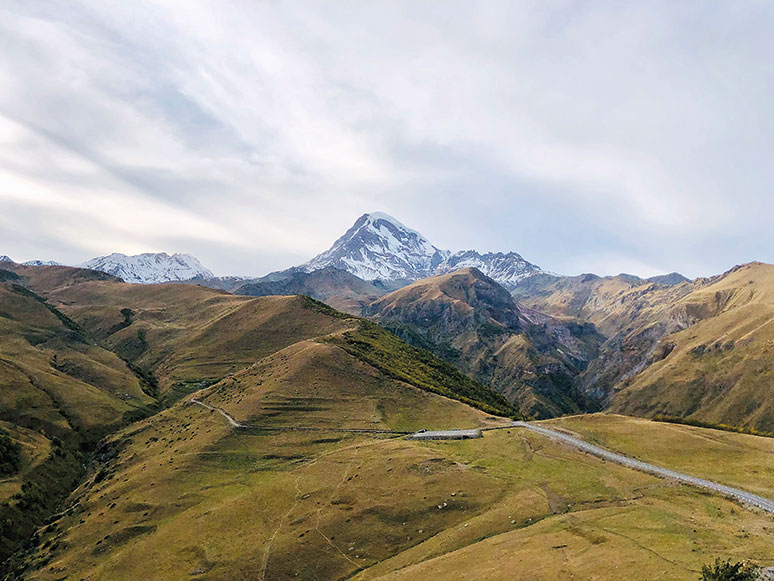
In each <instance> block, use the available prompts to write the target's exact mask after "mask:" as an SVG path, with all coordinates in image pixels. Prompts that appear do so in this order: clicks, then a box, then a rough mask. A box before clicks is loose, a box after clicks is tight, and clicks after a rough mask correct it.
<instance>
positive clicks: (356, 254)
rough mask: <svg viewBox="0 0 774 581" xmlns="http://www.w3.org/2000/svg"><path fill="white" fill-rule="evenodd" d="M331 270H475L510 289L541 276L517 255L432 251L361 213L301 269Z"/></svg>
mask: <svg viewBox="0 0 774 581" xmlns="http://www.w3.org/2000/svg"><path fill="white" fill-rule="evenodd" d="M328 266H334V267H336V268H340V269H342V270H346V271H348V272H350V273H352V274H354V275H355V276H357V277H360V278H362V279H365V280H375V279H380V280H385V281H396V280H409V281H414V280H419V279H422V278H427V277H428V276H433V275H436V274H444V273H447V272H451V271H453V270H458V269H460V268H466V267H474V268H477V269H479V270H480V271H481V272H483V273H484V274H486V275H487V276H488V277H490V278H492V279H494V280H495V281H497V282H498V283H500V284H501V285H502V286H504V287H505V288H507V289H508V290H513V288H514V286H515V285H516V283H517V282H519V281H521V280H523V279H525V278H529V277H530V276H533V275H535V274H540V273H542V272H543V271H542V270H541V269H540V268H539V267H538V266H535V265H534V264H532V263H530V262H528V261H526V260H524V259H523V258H522V257H521V256H520V255H518V254H516V253H515V252H508V253H507V254H504V253H502V252H496V253H492V252H489V253H486V254H480V253H478V252H476V251H475V250H463V251H460V252H457V253H454V254H452V253H451V252H449V251H448V250H441V249H439V248H436V247H435V246H433V245H432V244H431V243H430V242H429V241H428V240H427V238H425V237H424V236H422V234H420V233H419V232H417V231H416V230H412V229H411V228H408V227H406V226H404V225H403V224H401V223H400V222H399V221H398V220H396V219H395V218H393V217H392V216H389V215H387V214H384V213H382V212H373V213H370V214H363V215H362V216H360V218H358V219H357V221H356V222H355V224H354V225H353V226H352V228H350V229H349V230H347V232H346V234H344V236H342V237H341V238H339V239H338V240H337V241H336V242H335V243H334V244H333V246H332V247H331V248H330V250H326V251H325V252H323V253H322V254H319V255H318V256H316V257H314V258H313V259H312V260H310V261H309V262H307V263H305V264H302V265H301V266H299V267H298V270H301V271H302V272H312V271H315V270H319V269H321V268H325V267H328Z"/></svg>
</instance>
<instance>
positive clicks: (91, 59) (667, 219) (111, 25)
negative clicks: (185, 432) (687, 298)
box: [0, 0, 774, 276]
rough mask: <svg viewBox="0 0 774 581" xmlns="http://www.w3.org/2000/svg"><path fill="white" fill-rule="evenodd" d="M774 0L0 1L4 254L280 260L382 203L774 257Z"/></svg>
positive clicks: (524, 246) (519, 226)
mask: <svg viewBox="0 0 774 581" xmlns="http://www.w3.org/2000/svg"><path fill="white" fill-rule="evenodd" d="M773 29H774V3H772V2H755V1H754V0H744V1H739V2H731V1H729V2H706V1H703V0H702V1H700V2H689V1H683V2H673V1H668V2H663V3H659V2H656V1H648V2H641V1H630V2H622V1H620V0H616V1H611V2H604V1H600V0H597V1H594V2H572V1H568V2H549V1H546V0H539V1H536V2H534V3H533V2H526V1H523V2H520V1H516V2H514V1H510V2H502V3H498V2H495V1H487V2H453V1H450V0H440V1H437V2H432V1H423V2H417V1H416V0H411V1H407V2H398V1H383V2H379V1H368V2H361V1H354V0H353V1H347V2H336V1H334V0H321V1H318V2H303V1H299V0H293V1H287V2H283V1H258V0H251V1H247V2H224V1H217V2H212V3H206V2H192V1H189V0H186V1H184V2H179V3H175V2H171V1H164V2H158V3H154V2H138V1H132V2H109V3H108V2H104V1H102V0H99V1H95V2H93V3H92V2H74V1H72V0H67V1H62V2H54V1H51V2H34V1H31V0H20V1H18V2H14V1H8V2H3V3H2V4H0V254H8V255H10V256H11V258H13V259H15V260H17V261H21V260H28V259H33V258H39V259H47V260H48V259H53V260H58V261H61V262H65V263H69V264H73V263H78V262H82V261H84V260H86V259H88V258H91V257H93V256H97V255H102V254H108V253H110V252H113V251H117V252H124V253H127V254H133V253H139V252H151V251H168V252H190V253H192V254H194V255H196V256H197V257H198V258H200V260H201V261H202V262H203V263H204V264H205V265H206V266H209V267H210V268H211V269H212V270H213V271H214V272H215V273H216V274H253V275H260V274H265V273H267V272H269V271H271V270H276V269H280V268H285V267H288V266H291V265H293V264H298V263H300V262H303V261H305V260H307V259H309V258H310V257H312V256H313V255H315V254H317V253H318V252H320V251H322V250H324V249H326V248H327V247H328V246H330V244H331V243H332V242H333V241H334V239H336V238H337V237H338V236H339V235H340V234H342V233H343V232H344V231H345V230H346V229H347V228H348V227H349V226H350V225H351V224H352V223H353V222H354V221H355V219H356V218H357V217H358V216H359V215H361V214H362V213H364V212H368V211H374V210H380V211H385V212H388V213H390V214H392V215H393V216H395V217H396V218H398V219H399V220H401V221H402V222H404V223H405V224H406V225H408V226H410V227H412V228H415V229H417V230H419V231H420V232H422V233H423V234H425V236H427V238H428V239H430V241H431V242H433V243H434V244H435V245H436V246H439V247H441V248H448V249H451V250H459V249H467V248H474V249H477V250H480V251H489V250H492V251H495V250H502V251H508V250H515V251H517V252H519V253H521V254H522V255H523V256H524V257H525V258H526V259H528V260H530V261H532V262H534V263H536V264H538V265H540V266H542V267H543V268H545V269H547V270H551V271H554V272H559V273H566V274H577V273H580V272H597V273H599V274H616V273H618V272H622V271H623V272H631V273H635V274H640V275H652V274H656V273H659V272H668V271H673V270H678V271H681V272H683V273H685V274H686V275H689V276H699V275H709V274H713V273H717V272H722V271H724V270H726V269H728V268H729V267H731V266H733V265H734V264H737V263H741V262H747V261H750V260H763V261H767V262H774V191H772V190H773V186H774V159H772V157H773V152H774V58H772V55H774V35H772V30H773Z"/></svg>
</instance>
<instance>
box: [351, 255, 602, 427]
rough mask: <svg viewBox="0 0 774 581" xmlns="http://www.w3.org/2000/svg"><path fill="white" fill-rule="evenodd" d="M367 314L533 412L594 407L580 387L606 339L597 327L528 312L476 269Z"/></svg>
mask: <svg viewBox="0 0 774 581" xmlns="http://www.w3.org/2000/svg"><path fill="white" fill-rule="evenodd" d="M365 313H366V314H367V315H369V316H371V317H372V318H373V319H374V320H376V321H378V322H380V323H382V324H384V325H385V326H387V328H388V329H390V330H391V331H393V332H394V333H396V334H398V335H399V336H401V337H403V338H404V339H406V340H408V341H410V342H413V343H415V344H417V345H421V346H423V347H427V348H429V349H431V350H432V351H433V352H434V353H436V354H437V355H439V356H441V357H443V358H445V359H447V360H448V361H450V362H452V363H454V364H455V365H456V366H457V367H458V368H460V369H462V370H463V371H464V372H466V373H468V374H469V375H471V376H472V377H475V378H476V379H478V380H479V381H481V382H483V383H485V384H487V385H490V386H492V387H493V388H494V389H496V390H497V391H499V392H501V393H503V394H504V395H505V396H506V397H507V398H508V399H509V400H510V401H512V402H514V403H517V404H518V407H519V409H521V410H522V411H523V412H525V413H527V414H530V415H536V416H538V417H551V416H555V415H561V414H563V413H568V412H577V411H579V410H581V409H585V408H587V407H589V406H591V407H593V405H594V404H593V403H592V402H590V401H586V400H585V398H584V397H583V396H582V394H579V393H577V392H576V390H575V389H574V387H573V384H574V377H575V376H576V375H578V373H580V371H582V370H583V369H584V368H585V366H586V365H587V364H588V361H589V360H590V358H591V357H592V356H593V354H594V351H595V349H596V346H597V345H598V343H599V342H600V340H601V338H600V337H599V336H598V335H597V334H596V333H595V332H594V330H593V327H591V326H590V325H585V326H584V325H580V324H576V323H565V322H561V321H558V320H555V319H552V318H551V317H547V316H545V315H541V314H540V313H537V312H534V311H525V310H522V309H521V308H520V307H519V306H518V305H517V304H516V303H515V302H514V300H513V298H512V297H511V296H510V294H509V293H508V291H506V290H505V289H504V288H503V287H501V286H500V285H498V284H497V283H496V282H495V281H494V280H492V279H490V278H489V277H487V276H485V275H484V274H483V273H481V272H480V271H478V270H477V269H473V268H467V269H462V270H458V271H455V272H453V273H450V274H445V275H440V276H436V277H432V278H428V279H424V280H421V281H418V282H415V283H413V284H411V285H409V286H407V287H404V288H402V289H399V290H396V291H394V292H392V293H390V294H388V295H386V296H384V297H382V298H381V299H379V300H377V301H375V302H374V303H373V304H372V305H370V306H369V307H367V308H366V310H365Z"/></svg>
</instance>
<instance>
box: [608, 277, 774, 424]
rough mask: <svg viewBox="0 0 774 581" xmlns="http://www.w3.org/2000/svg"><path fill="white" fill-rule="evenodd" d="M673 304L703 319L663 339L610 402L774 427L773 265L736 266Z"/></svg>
mask: <svg viewBox="0 0 774 581" xmlns="http://www.w3.org/2000/svg"><path fill="white" fill-rule="evenodd" d="M673 311H674V312H676V313H679V314H681V316H683V317H685V318H688V319H690V320H693V321H697V322H695V324H692V325H691V326H689V327H688V328H686V329H685V330H683V331H680V332H677V333H674V334H671V335H668V336H666V337H664V338H663V339H662V340H661V345H660V350H659V353H660V354H659V355H658V356H656V357H654V358H653V360H651V362H650V365H649V366H648V367H647V368H645V369H644V370H643V371H642V372H641V373H639V374H637V375H636V376H634V377H632V378H631V379H629V380H627V381H625V382H623V383H622V384H621V386H619V391H618V393H616V395H615V396H614V398H613V401H612V406H611V409H613V410H615V411H621V412H623V413H634V414H648V415H652V414H658V413H665V414H670V415H680V416H684V417H688V418H695V419H701V420H704V421H709V422H716V423H726V424H732V425H738V426H748V427H753V428H756V429H759V430H762V431H772V430H774V397H773V396H774V266H773V265H769V264H762V263H751V264H746V265H743V266H741V267H737V268H735V269H733V270H732V271H730V272H729V273H727V274H726V275H724V276H722V277H720V278H719V279H715V280H714V281H710V284H707V285H705V286H703V287H701V288H698V289H696V290H694V291H693V292H692V293H690V294H689V295H687V296H686V297H684V298H683V299H681V300H680V301H679V302H678V303H677V304H676V306H675V307H674V309H673Z"/></svg>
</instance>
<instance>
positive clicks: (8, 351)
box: [0, 263, 155, 574]
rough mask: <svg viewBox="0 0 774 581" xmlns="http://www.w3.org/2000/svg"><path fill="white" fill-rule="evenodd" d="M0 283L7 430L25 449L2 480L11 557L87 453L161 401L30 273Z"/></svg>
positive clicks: (1, 531)
mask: <svg viewBox="0 0 774 581" xmlns="http://www.w3.org/2000/svg"><path fill="white" fill-rule="evenodd" d="M4 266H7V263H6V264H4ZM13 268H14V269H18V270H20V271H22V272H26V271H29V270H30V268H29V267H22V266H19V265H13ZM85 272H88V271H85ZM100 276H107V275H102V274H100ZM0 281H5V282H0V427H2V429H3V430H4V431H5V432H6V433H8V434H9V435H10V438H11V441H13V442H15V443H17V444H18V445H19V446H20V448H21V451H22V454H21V460H22V462H21V468H20V470H19V471H18V473H11V474H5V475H3V476H2V479H1V480H0V523H2V524H1V525H0V562H2V561H3V560H5V559H6V558H8V557H9V555H10V553H11V552H12V551H13V550H14V549H15V548H17V547H18V546H19V544H20V543H22V542H23V541H25V540H26V539H27V538H28V537H29V535H30V534H31V533H32V532H33V531H34V530H35V529H36V528H37V527H38V526H40V525H41V524H42V523H43V521H44V520H45V519H46V518H48V516H49V515H50V514H51V513H53V512H54V511H55V510H56V509H57V507H58V505H59V503H60V502H61V501H62V500H63V499H64V498H65V497H66V496H67V495H68V494H69V493H70V491H71V490H72V489H73V487H74V486H76V485H77V483H78V481H79V478H80V477H82V475H83V471H84V462H85V460H86V459H85V457H84V452H85V451H88V450H91V449H93V447H94V446H95V445H96V443H97V441H98V440H99V439H100V438H102V437H103V436H104V435H106V434H107V433H109V432H111V431H113V430H115V429H116V428H119V427H121V426H122V425H126V424H127V423H128V422H129V421H132V420H135V419H137V418H138V417H144V416H147V415H149V414H150V413H151V411H152V409H154V407H155V399H154V398H153V397H152V396H151V395H150V394H149V393H147V391H148V390H147V386H146V385H145V384H144V383H143V382H142V381H141V380H140V378H138V377H137V376H136V375H135V374H134V373H133V372H132V370H131V369H130V368H129V367H128V366H127V364H126V363H125V362H124V361H122V360H121V359H120V358H119V357H117V356H116V355H115V354H114V353H112V352H110V351H109V350H106V349H104V348H103V347H101V346H99V345H97V344H96V342H95V341H94V339H93V337H91V336H90V335H89V333H88V332H86V331H85V330H84V329H83V328H82V327H80V326H79V325H78V324H77V323H75V322H74V321H72V320H71V319H69V318H68V317H67V316H66V315H65V314H64V313H62V312H61V311H60V310H59V309H57V308H56V307H55V306H54V305H52V304H51V303H50V302H48V301H47V300H46V299H45V298H44V297H42V296H40V295H39V294H37V293H35V292H33V291H31V290H30V289H28V288H26V287H25V286H23V285H22V283H24V282H25V281H26V279H25V278H24V277H22V276H19V275H18V274H15V273H12V272H10V271H8V270H0ZM0 574H2V567H0Z"/></svg>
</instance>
